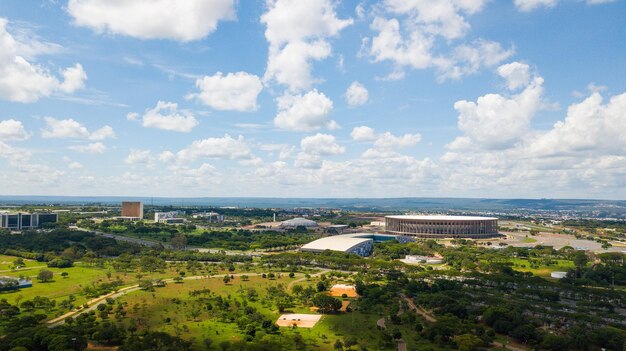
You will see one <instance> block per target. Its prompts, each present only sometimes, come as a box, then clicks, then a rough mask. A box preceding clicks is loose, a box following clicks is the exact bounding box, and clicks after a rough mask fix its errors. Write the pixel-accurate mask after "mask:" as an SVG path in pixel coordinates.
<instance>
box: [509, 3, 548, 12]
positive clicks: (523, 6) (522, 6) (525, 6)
mask: <svg viewBox="0 0 626 351" xmlns="http://www.w3.org/2000/svg"><path fill="white" fill-rule="evenodd" d="M557 2H558V0H515V6H516V7H517V9H518V10H520V11H523V12H530V11H532V10H535V9H537V8H540V7H547V8H550V7H554V6H555V5H556V4H557Z"/></svg>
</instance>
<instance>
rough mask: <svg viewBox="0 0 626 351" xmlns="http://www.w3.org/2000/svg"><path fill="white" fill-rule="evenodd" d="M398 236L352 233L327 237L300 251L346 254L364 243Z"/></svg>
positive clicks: (306, 245) (303, 247)
mask: <svg viewBox="0 0 626 351" xmlns="http://www.w3.org/2000/svg"><path fill="white" fill-rule="evenodd" d="M396 237H397V236H396V235H390V234H379V233H350V234H342V235H332V236H326V237H323V238H320V239H317V240H314V241H311V242H310V243H308V244H305V245H303V246H302V247H301V248H300V249H301V250H304V251H324V250H332V251H343V252H346V251H348V250H350V249H351V248H353V247H355V246H357V245H359V244H361V243H364V242H366V241H374V240H377V238H379V239H380V238H396Z"/></svg>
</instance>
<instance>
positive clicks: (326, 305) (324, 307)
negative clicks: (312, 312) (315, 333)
mask: <svg viewBox="0 0 626 351" xmlns="http://www.w3.org/2000/svg"><path fill="white" fill-rule="evenodd" d="M313 305H315V307H317V308H318V309H319V311H320V312H321V313H333V312H337V311H338V310H339V309H340V308H341V301H340V300H339V299H336V298H334V297H332V296H328V295H326V294H324V293H320V294H317V295H315V297H314V298H313Z"/></svg>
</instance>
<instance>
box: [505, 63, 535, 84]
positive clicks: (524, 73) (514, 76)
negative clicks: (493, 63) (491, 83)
mask: <svg viewBox="0 0 626 351" xmlns="http://www.w3.org/2000/svg"><path fill="white" fill-rule="evenodd" d="M498 74H499V75H500V77H502V78H504V79H506V82H507V86H508V88H509V89H510V90H515V89H517V88H520V87H524V86H526V85H528V83H529V82H530V67H529V66H528V65H527V64H525V63H520V62H511V63H507V64H506V65H502V66H500V67H498Z"/></svg>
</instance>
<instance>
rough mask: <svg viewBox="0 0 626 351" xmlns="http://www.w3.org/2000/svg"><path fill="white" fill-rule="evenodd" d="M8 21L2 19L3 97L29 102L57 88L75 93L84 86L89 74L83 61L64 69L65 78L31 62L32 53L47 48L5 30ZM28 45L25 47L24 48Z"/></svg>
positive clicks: (0, 88) (0, 60)
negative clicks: (17, 37) (24, 40)
mask: <svg viewBox="0 0 626 351" xmlns="http://www.w3.org/2000/svg"><path fill="white" fill-rule="evenodd" d="M6 25H7V20H6V19H4V18H0V98H1V99H5V100H9V101H15V102H22V103H30V102H35V101H37V100H39V98H41V97H46V96H50V95H52V94H53V93H55V92H57V91H61V92H64V93H68V94H71V93H74V92H75V91H76V90H78V89H81V88H83V87H84V85H85V84H84V82H85V80H87V74H86V73H85V71H84V70H83V67H82V66H81V65H80V64H78V63H77V64H75V65H74V66H73V67H69V68H66V69H64V70H62V71H61V75H62V76H63V80H62V81H61V80H60V79H59V78H57V77H56V76H54V75H53V74H51V73H50V72H49V71H48V69H46V68H45V67H43V66H41V65H38V64H35V63H31V62H29V61H28V60H27V59H31V58H32V57H29V56H36V55H37V54H40V53H43V52H45V51H46V49H45V48H43V49H42V48H41V46H42V45H43V46H44V47H46V45H44V44H41V45H38V44H37V41H36V40H35V39H32V40H35V42H34V43H22V42H20V41H18V40H17V39H16V37H14V36H12V35H11V34H10V33H9V32H8V31H7V29H6ZM25 48H26V49H25Z"/></svg>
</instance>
